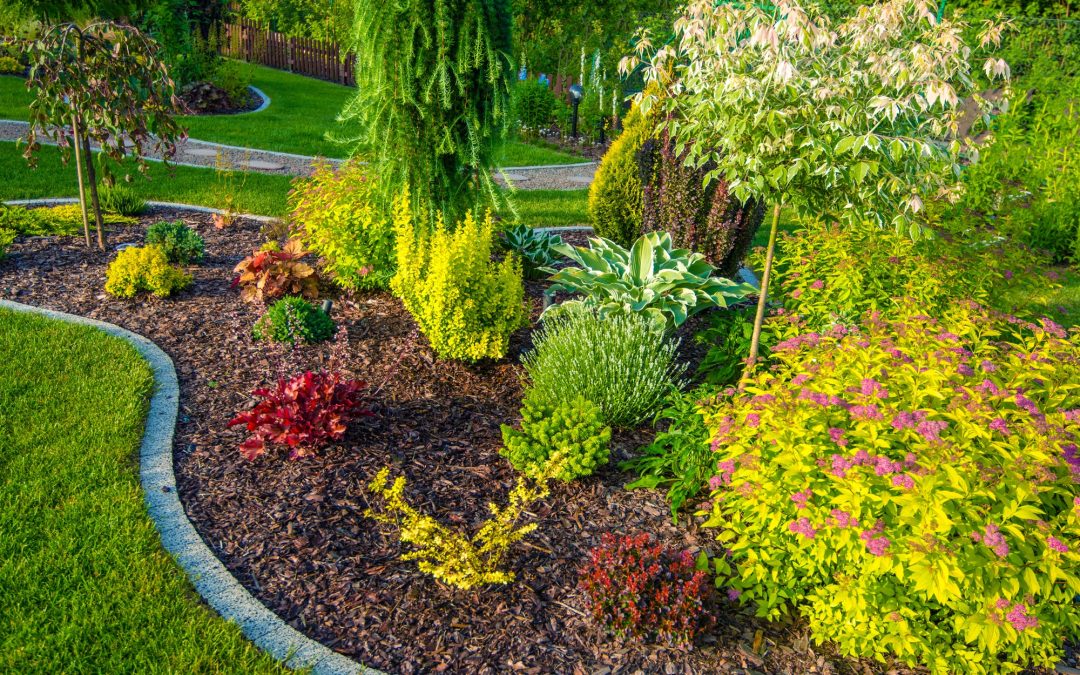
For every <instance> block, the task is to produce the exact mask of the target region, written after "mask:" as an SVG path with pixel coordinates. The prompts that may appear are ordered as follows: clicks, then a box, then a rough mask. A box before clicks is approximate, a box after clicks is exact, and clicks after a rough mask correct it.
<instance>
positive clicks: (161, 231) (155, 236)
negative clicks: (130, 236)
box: [146, 220, 205, 265]
mask: <svg viewBox="0 0 1080 675" xmlns="http://www.w3.org/2000/svg"><path fill="white" fill-rule="evenodd" d="M146 243H147V244H149V245H151V246H157V247H158V248H160V249H161V250H162V251H164V252H165V257H166V258H168V260H169V262H171V263H175V264H177V265H190V264H192V263H198V262H202V259H203V254H204V252H205V243H204V242H203V238H202V237H200V236H199V233H198V232H196V231H195V230H193V229H191V228H190V227H188V226H187V225H185V224H184V223H183V221H180V220H177V221H174V222H171V223H170V222H167V221H164V220H163V221H159V222H156V223H154V224H153V225H151V226H150V227H148V228H147V229H146Z"/></svg>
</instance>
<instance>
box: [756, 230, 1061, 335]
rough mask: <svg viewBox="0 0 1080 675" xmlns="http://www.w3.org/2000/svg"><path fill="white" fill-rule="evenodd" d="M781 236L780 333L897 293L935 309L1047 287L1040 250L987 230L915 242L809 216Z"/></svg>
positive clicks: (859, 310)
mask: <svg viewBox="0 0 1080 675" xmlns="http://www.w3.org/2000/svg"><path fill="white" fill-rule="evenodd" d="M782 236H783V239H782V242H781V243H780V245H779V248H780V253H779V255H778V256H777V257H776V259H775V262H774V267H773V275H774V277H773V278H774V281H775V286H774V287H773V288H774V290H775V293H776V297H777V299H779V300H780V301H781V302H782V303H783V306H784V310H783V314H784V316H783V317H781V318H780V319H779V320H777V319H774V320H772V321H771V322H770V325H769V330H768V331H767V332H770V331H771V332H772V333H773V334H774V336H775V337H779V338H781V339H782V338H785V337H790V336H792V335H795V334H797V333H799V332H804V331H812V330H822V329H827V328H828V327H829V326H831V325H833V324H838V323H839V324H850V323H852V322H854V321H856V320H857V319H858V318H859V317H860V316H861V315H862V314H863V313H865V312H867V311H871V310H877V311H880V312H883V313H885V314H887V315H889V314H892V313H894V312H895V311H897V310H898V308H899V307H900V306H901V305H902V304H903V303H904V301H905V300H904V299H910V300H912V301H914V302H915V303H917V304H918V305H919V306H920V307H922V309H923V311H924V313H926V314H929V315H931V316H937V315H939V314H940V313H941V312H942V311H943V310H944V309H945V308H947V307H948V306H949V305H950V304H951V303H952V302H953V301H955V300H958V299H971V300H975V301H977V302H979V303H982V304H987V305H991V306H993V305H995V304H996V303H997V302H998V298H999V297H1002V295H1003V294H1004V293H1005V292H1011V293H1014V294H1015V293H1020V294H1022V295H1024V296H1028V297H1032V298H1037V297H1039V296H1040V295H1042V294H1047V293H1049V292H1050V291H1051V290H1052V288H1053V287H1054V283H1053V281H1052V280H1051V279H1050V278H1049V277H1048V276H1047V275H1046V274H1045V273H1044V272H1043V269H1044V266H1045V264H1046V262H1047V261H1046V260H1045V259H1044V258H1043V257H1042V256H1040V255H1038V254H1036V253H1035V252H1033V251H1032V250H1031V249H1028V248H1026V247H1024V246H1019V245H1016V244H1013V243H1010V242H1009V241H1008V240H1006V239H1002V238H1000V237H996V236H995V235H993V233H989V232H965V233H962V234H953V233H950V232H947V231H941V232H938V233H936V235H935V236H934V238H932V239H925V240H920V241H917V242H916V241H912V240H911V238H910V237H908V236H906V235H905V234H901V233H896V232H894V231H891V230H881V229H878V228H876V227H873V226H869V225H866V226H858V225H848V226H839V225H825V224H821V223H813V222H808V223H805V224H804V227H803V228H801V229H800V231H799V232H798V233H796V234H784V235H782ZM1050 276H1053V274H1052V273H1051V275H1050ZM999 309H1002V310H1006V311H1008V310H1012V309H1013V308H1012V307H1011V306H1010V307H999ZM775 337H774V339H775Z"/></svg>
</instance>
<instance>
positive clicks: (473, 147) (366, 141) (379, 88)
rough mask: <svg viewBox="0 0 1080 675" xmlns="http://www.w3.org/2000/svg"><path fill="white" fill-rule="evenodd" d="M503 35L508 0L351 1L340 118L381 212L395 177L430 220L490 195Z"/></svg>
mask: <svg viewBox="0 0 1080 675" xmlns="http://www.w3.org/2000/svg"><path fill="white" fill-rule="evenodd" d="M510 36H511V11H510V3H509V2H508V0H399V1H397V2H385V1H384V0H358V1H357V3H356V25H355V31H354V35H353V50H354V52H355V53H356V80H357V91H356V96H355V97H354V98H353V100H352V101H350V102H349V103H348V104H347V105H346V107H345V109H344V110H343V111H342V113H341V115H340V117H341V119H342V120H343V121H344V122H345V123H346V124H347V125H348V126H349V128H350V129H351V130H353V131H352V134H351V137H350V138H348V139H347V140H348V141H350V142H353V143H355V145H356V153H357V154H358V155H362V156H364V157H365V159H367V160H368V161H369V163H370V164H372V165H373V170H372V172H371V174H372V175H375V176H378V177H379V190H380V196H381V200H380V201H381V206H382V207H383V208H384V209H385V212H386V213H387V214H389V213H390V207H391V205H392V203H393V200H394V199H395V198H396V197H397V196H398V195H399V194H400V193H401V191H402V190H403V188H404V186H405V185H409V186H410V187H411V188H412V191H411V194H412V199H413V203H412V208H413V210H414V211H415V212H416V213H417V214H418V215H420V216H421V217H426V218H427V219H428V221H429V222H432V223H434V222H435V220H436V214H437V213H439V212H441V213H442V214H443V216H444V217H445V219H446V221H447V222H457V220H459V219H460V218H462V217H464V215H465V212H466V211H467V210H470V209H471V210H473V211H474V212H477V213H480V212H482V211H483V209H484V208H485V207H487V206H490V204H491V203H492V202H493V201H495V200H496V199H497V192H496V189H495V184H494V182H493V181H492V177H491V171H490V169H491V167H492V165H493V163H494V151H495V144H496V142H497V141H498V140H499V139H500V138H501V137H502V136H504V134H505V130H506V128H507V125H508V122H509V109H510V81H511V68H510V52H511V48H512V45H511V41H510ZM485 201H486V202H487V203H484V202H485Z"/></svg>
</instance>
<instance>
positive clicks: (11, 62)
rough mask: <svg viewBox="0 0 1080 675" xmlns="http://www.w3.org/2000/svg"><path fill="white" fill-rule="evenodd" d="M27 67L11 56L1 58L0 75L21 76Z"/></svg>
mask: <svg viewBox="0 0 1080 675" xmlns="http://www.w3.org/2000/svg"><path fill="white" fill-rule="evenodd" d="M24 70H26V68H25V67H23V65H22V64H21V63H19V61H18V60H17V59H13V58H12V57H10V56H0V75H19V74H21V73H22V72H23V71H24Z"/></svg>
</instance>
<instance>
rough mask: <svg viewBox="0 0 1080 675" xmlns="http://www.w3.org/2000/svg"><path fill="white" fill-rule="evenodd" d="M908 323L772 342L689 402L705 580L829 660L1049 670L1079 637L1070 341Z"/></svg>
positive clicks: (954, 311) (1076, 365) (905, 317)
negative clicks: (792, 622)
mask: <svg viewBox="0 0 1080 675" xmlns="http://www.w3.org/2000/svg"><path fill="white" fill-rule="evenodd" d="M923 312H924V310H923V308H922V307H920V306H919V304H918V303H917V302H913V303H910V304H909V305H908V306H906V307H904V308H903V309H902V310H901V311H900V312H898V313H897V314H896V315H895V318H893V319H891V320H887V319H883V318H881V317H879V316H878V315H877V314H876V313H873V312H872V313H870V314H868V315H867V316H866V318H865V320H864V321H863V322H862V324H861V326H860V327H859V328H857V329H852V330H846V329H842V328H836V329H834V330H832V331H830V332H829V333H827V334H820V333H813V334H805V335H802V336H800V337H797V338H793V339H791V340H789V341H786V342H784V343H781V344H779V345H777V346H776V347H775V348H774V350H773V353H772V358H771V363H772V365H773V367H772V368H770V369H767V370H766V369H760V370H758V371H757V372H756V373H755V374H754V376H753V377H752V378H751V379H750V380H749V381H748V382H747V383H746V387H745V391H744V392H742V393H735V394H734V395H732V396H731V397H727V398H721V399H719V400H717V401H715V402H712V403H708V404H706V405H705V407H704V408H703V414H704V416H705V421H706V424H707V425H708V427H709V429H710V435H711V442H712V447H713V448H714V449H715V451H716V453H715V455H714V456H715V458H716V459H717V460H718V464H717V467H716V475H715V476H714V477H713V478H712V479H710V484H711V486H712V488H713V489H714V493H713V500H712V505H711V517H710V518H709V520H708V521H707V522H706V523H705V527H708V528H716V531H717V538H718V539H719V540H720V541H721V542H723V543H722V546H723V547H724V548H726V549H728V550H729V551H730V557H728V558H726V559H721V558H717V559H716V560H714V564H715V569H716V572H717V574H718V577H719V578H718V583H719V584H727V585H729V586H730V587H732V588H733V589H734V591H737V592H741V598H740V600H741V601H742V602H744V603H747V604H752V605H754V606H756V608H757V614H758V615H759V616H762V617H768V618H778V617H780V616H783V615H785V614H788V613H792V612H797V613H799V614H801V615H802V616H803V617H804V618H805V619H806V620H807V621H808V623H809V626H810V630H811V634H812V636H813V638H814V640H815V641H816V642H819V643H821V642H825V641H829V642H830V643H832V644H834V645H835V647H836V649H837V650H838V651H839V652H840V653H841V654H843V655H846V656H860V657H872V658H876V659H879V660H882V661H885V660H887V659H890V658H895V659H897V660H898V661H900V662H902V663H905V664H907V665H909V666H915V665H922V666H926V667H927V668H929V669H930V672H931V673H935V674H944V673H973V674H981V673H999V672H1017V671H1020V670H1022V669H1024V668H1025V667H1032V666H1034V667H1039V668H1049V669H1052V668H1053V667H1054V665H1055V664H1056V663H1057V662H1058V661H1059V660H1060V659H1061V658H1062V656H1063V642H1064V640H1066V639H1068V636H1071V635H1074V634H1076V631H1077V630H1078V629H1080V605H1077V603H1076V602H1075V598H1076V595H1077V593H1078V592H1080V573H1078V570H1080V567H1078V566H1077V564H1076V561H1077V556H1078V555H1080V506H1077V505H1078V504H1080V490H1078V487H1077V483H1076V479H1077V476H1078V475H1080V456H1078V453H1077V445H1076V443H1077V440H1078V439H1080V334H1077V333H1075V332H1074V333H1073V334H1072V335H1071V336H1070V335H1067V334H1066V333H1065V332H1064V331H1063V330H1062V329H1061V328H1060V327H1059V326H1057V325H1055V324H1053V323H1052V322H1049V321H1046V320H1043V321H1041V322H1040V323H1038V324H1031V323H1028V322H1024V321H1018V320H1016V319H1013V318H1012V317H1002V316H995V315H993V314H992V313H989V312H987V311H986V310H984V309H982V308H981V307H980V306H978V305H976V304H975V303H971V302H962V303H958V304H956V305H953V306H951V307H950V308H948V309H947V310H946V311H945V312H944V317H943V318H942V319H941V320H936V319H931V318H929V317H927V316H925V314H924V313H923Z"/></svg>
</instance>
